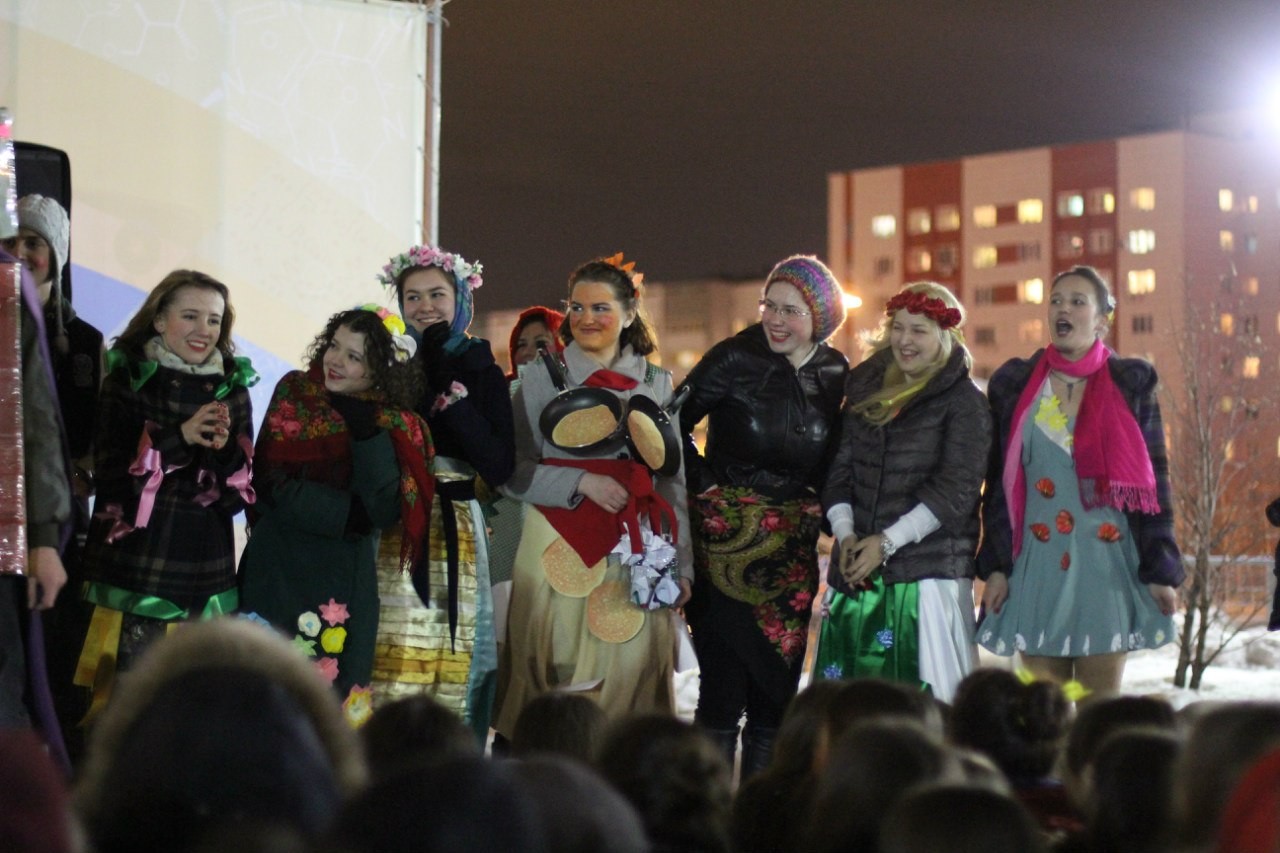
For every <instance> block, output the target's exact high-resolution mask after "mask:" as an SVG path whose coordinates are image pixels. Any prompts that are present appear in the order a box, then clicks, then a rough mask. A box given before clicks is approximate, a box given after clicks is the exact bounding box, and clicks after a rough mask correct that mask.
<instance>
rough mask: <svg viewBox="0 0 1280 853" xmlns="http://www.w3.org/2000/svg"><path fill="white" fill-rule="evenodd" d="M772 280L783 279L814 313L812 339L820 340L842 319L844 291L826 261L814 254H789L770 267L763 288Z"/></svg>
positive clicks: (767, 287) (831, 331) (820, 341)
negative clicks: (770, 270) (771, 268)
mask: <svg viewBox="0 0 1280 853" xmlns="http://www.w3.org/2000/svg"><path fill="white" fill-rule="evenodd" d="M775 281H781V282H785V283H786V284H789V285H791V286H792V287H794V288H795V289H796V290H798V291H800V296H801V297H802V298H803V299H804V302H805V304H806V305H808V306H809V311H810V313H811V314H812V315H813V340H814V343H822V342H823V341H825V340H826V339H827V338H829V337H831V336H832V334H834V333H835V331H836V329H838V328H840V324H841V323H843V322H844V312H845V308H844V292H843V291H841V290H840V283H839V282H837V281H836V277H835V275H834V274H832V272H831V270H829V269H827V266H826V264H824V263H822V261H820V260H818V259H817V258H816V257H814V256H813V255H792V256H791V257H789V258H787V259H786V260H785V261H783V262H782V263H780V264H778V265H777V266H776V267H774V268H773V272H771V273H769V278H767V279H766V280H765V283H764V289H765V290H766V291H767V290H768V289H769V285H771V284H773V283H774V282H775Z"/></svg>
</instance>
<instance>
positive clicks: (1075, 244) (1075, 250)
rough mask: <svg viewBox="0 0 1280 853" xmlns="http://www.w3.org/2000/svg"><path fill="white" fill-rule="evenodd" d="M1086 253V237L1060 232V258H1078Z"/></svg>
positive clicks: (1058, 251) (1058, 252) (1058, 249)
mask: <svg viewBox="0 0 1280 853" xmlns="http://www.w3.org/2000/svg"><path fill="white" fill-rule="evenodd" d="M1083 254H1084V238H1083V237H1081V236H1080V235H1079V234H1059V235H1058V246H1057V255H1058V257H1060V258H1078V257H1080V256H1081V255H1083Z"/></svg>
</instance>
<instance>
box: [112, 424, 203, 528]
mask: <svg viewBox="0 0 1280 853" xmlns="http://www.w3.org/2000/svg"><path fill="white" fill-rule="evenodd" d="M153 427H154V428H156V429H159V427H160V425H159V424H157V423H155V422H153V421H147V422H146V424H144V425H143V428H142V438H141V439H139V440H138V457H137V458H136V459H134V460H133V464H132V465H130V466H129V473H130V474H132V475H133V476H135V477H141V476H143V475H146V474H149V475H150V476H149V477H148V478H147V483H146V485H145V486H143V487H142V494H141V495H140V496H139V497H138V517H137V518H135V519H134V522H133V526H134V527H135V528H142V527H146V526H147V522H149V521H151V511H152V510H153V509H155V505H156V493H157V492H159V491H160V484H161V483H163V482H164V475H165V474H171V473H173V472H174V471H177V470H178V469H179V468H181V467H183V466H181V465H170V466H168V467H167V468H165V467H164V466H162V465H161V464H160V461H161V460H160V451H159V450H156V449H155V447H153V446H152V444H151V429H152V428H153ZM214 488H215V489H216V488H217V484H216V483H215V484H214Z"/></svg>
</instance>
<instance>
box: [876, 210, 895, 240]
mask: <svg viewBox="0 0 1280 853" xmlns="http://www.w3.org/2000/svg"><path fill="white" fill-rule="evenodd" d="M871 233H872V234H874V235H876V236H877V237H892V236H893V235H894V234H897V233H898V220H897V217H895V216H894V215H893V214H891V213H882V214H880V215H879V216H873V217H871Z"/></svg>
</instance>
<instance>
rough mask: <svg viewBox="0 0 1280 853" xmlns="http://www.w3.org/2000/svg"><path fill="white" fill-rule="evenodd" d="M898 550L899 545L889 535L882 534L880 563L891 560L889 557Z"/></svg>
mask: <svg viewBox="0 0 1280 853" xmlns="http://www.w3.org/2000/svg"><path fill="white" fill-rule="evenodd" d="M897 550H898V545H897V543H895V542H894V541H893V540H892V539H890V538H889V537H888V536H885V535H884V534H883V533H881V534H880V565H882V566H883V565H884V564H885V563H887V562H889V558H890V557H892V556H893V555H894V552H896V551H897Z"/></svg>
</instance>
